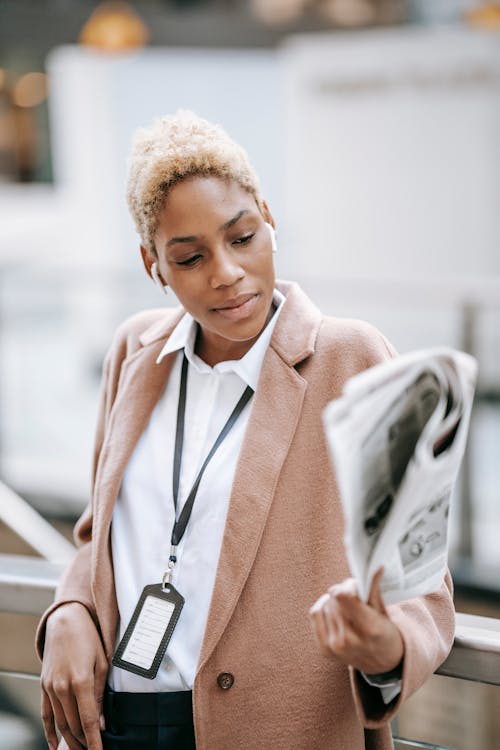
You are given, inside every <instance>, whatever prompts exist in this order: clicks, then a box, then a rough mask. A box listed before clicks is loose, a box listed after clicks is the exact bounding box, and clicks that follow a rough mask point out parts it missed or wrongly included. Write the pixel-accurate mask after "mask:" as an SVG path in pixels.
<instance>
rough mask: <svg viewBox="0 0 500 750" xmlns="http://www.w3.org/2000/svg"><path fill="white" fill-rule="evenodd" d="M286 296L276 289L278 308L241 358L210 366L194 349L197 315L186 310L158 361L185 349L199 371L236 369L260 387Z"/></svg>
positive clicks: (224, 371) (275, 297)
mask: <svg viewBox="0 0 500 750" xmlns="http://www.w3.org/2000/svg"><path fill="white" fill-rule="evenodd" d="M285 299H286V297H285V296H284V295H283V294H282V293H281V292H280V291H279V290H278V289H275V290H274V294H273V304H274V305H276V308H277V309H276V310H275V312H274V315H273V317H272V318H271V320H270V321H269V323H268V324H267V326H266V327H265V328H264V330H263V331H262V333H261V334H260V336H259V338H258V339H257V341H256V342H255V343H254V344H253V345H252V347H251V348H250V349H249V350H248V351H247V353H246V354H245V355H244V356H243V357H242V358H241V359H232V360H226V361H224V362H219V363H218V364H216V365H215V366H214V367H210V365H207V363H206V362H203V360H202V359H200V358H199V357H198V355H197V354H195V352H194V345H195V341H196V331H197V325H198V324H197V323H196V321H195V320H194V318H193V317H192V316H191V315H190V314H189V313H186V314H185V315H183V317H182V318H181V320H180V321H179V323H178V324H177V325H176V326H175V328H174V330H173V331H172V333H171V335H170V336H169V338H168V341H167V342H166V343H165V346H164V347H163V349H162V350H161V352H160V354H159V356H158V359H157V360H156V363H157V364H159V363H160V362H161V361H162V359H163V357H165V356H166V355H167V354H171V353H172V352H176V351H179V350H180V349H184V353H185V355H186V359H187V360H188V362H189V364H190V365H192V366H193V367H195V368H196V369H197V370H198V372H201V373H203V372H206V373H209V372H217V373H226V372H234V373H236V375H239V377H240V378H241V379H242V380H243V382H244V383H246V384H247V385H249V386H250V387H251V388H253V390H254V391H255V389H256V388H257V382H258V380H259V375H260V370H261V367H262V361H263V359H264V355H265V353H266V349H267V347H268V346H269V342H270V340H271V336H272V335H273V331H274V326H275V325H276V322H277V320H278V316H279V314H280V312H281V309H282V307H283V303H284V302H285Z"/></svg>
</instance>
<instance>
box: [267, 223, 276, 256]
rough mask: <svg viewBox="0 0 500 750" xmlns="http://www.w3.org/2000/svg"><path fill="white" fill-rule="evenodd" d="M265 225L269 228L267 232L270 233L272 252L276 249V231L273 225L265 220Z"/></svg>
mask: <svg viewBox="0 0 500 750" xmlns="http://www.w3.org/2000/svg"><path fill="white" fill-rule="evenodd" d="M266 227H267V228H268V229H269V234H270V235H271V247H272V251H273V253H276V252H277V251H278V246H277V244H276V232H275V230H274V227H273V226H271V224H269V222H267V221H266Z"/></svg>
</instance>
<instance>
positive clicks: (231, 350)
mask: <svg viewBox="0 0 500 750" xmlns="http://www.w3.org/2000/svg"><path fill="white" fill-rule="evenodd" d="M275 310H276V305H275V304H274V303H273V304H272V305H271V307H270V308H269V313H268V315H267V318H266V322H265V324H264V326H263V328H262V329H261V331H260V332H259V334H258V335H257V336H255V337H254V338H252V339H246V340H245V341H231V340H229V339H224V338H222V337H220V336H217V335H214V334H212V333H211V332H210V331H208V332H207V331H204V330H203V328H202V327H201V326H200V325H199V324H198V332H197V334H196V341H195V345H194V351H195V354H197V355H198V357H199V358H200V359H202V360H203V362H205V363H206V364H207V365H209V366H210V367H214V366H215V365H217V364H218V363H219V362H226V361H228V360H234V359H242V357H244V356H245V354H246V353H247V352H248V351H249V350H250V349H251V348H252V346H253V345H254V344H255V342H256V341H257V339H258V338H259V336H260V334H261V333H262V331H263V330H264V329H265V327H266V326H267V324H268V323H269V321H270V320H271V318H272V317H273V315H274V312H275Z"/></svg>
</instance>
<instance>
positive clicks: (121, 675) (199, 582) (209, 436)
mask: <svg viewBox="0 0 500 750" xmlns="http://www.w3.org/2000/svg"><path fill="white" fill-rule="evenodd" d="M284 302H285V297H284V296H283V295H282V294H281V292H279V291H278V290H275V292H274V303H275V305H276V306H277V310H276V311H275V313H274V315H273V317H272V318H271V320H270V322H269V323H268V324H267V326H266V328H265V329H264V331H263V332H262V333H261V335H260V336H259V338H258V339H257V341H256V342H255V343H254V344H253V346H252V347H251V349H249V351H248V352H247V353H246V354H245V356H244V357H242V358H241V359H239V360H232V361H225V362H219V363H218V364H216V365H215V366H214V367H210V366H209V365H207V364H206V363H205V362H203V361H202V360H201V359H200V358H199V357H198V356H197V355H196V354H195V352H194V345H195V339H196V330H197V324H196V323H195V321H194V320H193V318H192V317H191V316H190V315H189V314H186V315H184V316H183V318H182V319H181V320H180V322H179V323H178V325H177V326H176V327H175V329H174V331H173V332H172V334H171V336H170V337H169V339H168V341H167V342H166V344H165V346H164V347H163V349H162V351H161V353H160V355H159V357H158V360H157V363H159V362H161V360H162V359H163V357H165V356H166V355H167V354H171V353H173V352H176V351H177V352H178V354H177V357H176V360H175V362H174V365H173V367H172V371H171V374H170V377H169V378H168V381H167V383H166V385H165V390H164V392H163V394H162V396H161V398H160V400H159V401H158V403H157V405H156V407H155V409H154V410H153V412H152V414H151V417H150V420H149V423H148V425H147V426H146V429H145V430H144V432H143V434H142V436H141V437H140V439H139V441H138V443H137V445H136V447H135V450H134V452H133V454H132V456H131V458H130V460H129V462H128V464H127V467H126V469H125V472H124V475H123V479H122V484H121V489H120V493H119V496H118V498H117V500H116V503H115V507H114V510H113V521H112V527H111V545H112V554H113V566H114V577H115V586H116V596H117V601H118V610H119V613H120V625H119V632H118V640H117V643H118V641H119V640H120V639H121V638H122V636H123V634H124V632H125V629H126V627H127V625H128V623H129V621H130V618H131V616H132V613H133V611H134V608H135V606H136V604H137V601H138V599H139V596H140V594H141V592H142V590H143V588H144V586H146V585H148V584H151V583H158V582H160V581H161V578H162V575H163V573H164V571H165V570H166V565H167V561H168V557H169V554H170V537H171V533H172V527H173V524H174V520H175V515H174V504H173V495H172V470H173V455H174V446H175V430H176V421H177V405H178V398H179V385H180V373H181V365H182V352H183V351H184V352H185V354H186V358H187V359H188V362H189V368H188V382H187V395H186V412H185V424H184V444H183V454H182V463H181V471H180V481H179V496H178V513H180V511H181V509H182V506H183V504H184V502H185V500H186V498H187V496H188V494H189V491H190V489H191V487H192V485H193V482H194V480H195V478H196V476H197V474H198V471H199V469H200V467H201V465H202V463H203V461H204V460H205V458H206V456H207V454H208V452H209V451H210V449H211V447H212V445H213V444H214V442H215V440H216V438H217V436H218V434H219V432H220V431H221V429H222V427H223V426H224V424H225V423H226V421H227V419H228V417H229V415H230V414H231V412H232V410H233V409H234V407H235V406H236V404H237V402H238V400H239V399H240V397H241V395H242V393H243V391H244V390H245V388H246V386H247V385H249V386H250V387H251V388H252V389H253V390H254V391H255V390H256V388H257V383H258V380H259V376H260V371H261V367H262V362H263V359H264V355H265V352H266V349H267V347H268V345H269V341H270V339H271V336H272V333H273V330H274V326H275V325H276V321H277V319H278V315H279V313H280V312H281V309H282V306H283V303H284ZM252 403H253V399H250V402H249V403H248V404H247V405H246V406H245V408H244V410H243V411H242V413H241V414H240V416H239V418H238V420H237V422H236V423H235V425H234V426H233V428H232V430H231V431H230V433H229V434H228V435H227V436H226V438H225V440H224V442H223V443H222V445H221V446H220V447H219V448H218V450H217V451H216V453H215V454H214V456H213V458H212V460H211V461H210V463H209V464H208V466H207V469H206V471H205V473H204V475H203V478H202V480H201V483H200V486H199V489H198V493H197V495H196V500H195V503H194V506H193V511H192V514H191V518H190V520H189V523H188V525H187V528H186V531H185V534H184V536H183V538H182V540H181V542H180V544H179V545H178V547H177V564H176V566H175V568H174V573H173V584H174V586H175V587H176V588H177V590H178V591H179V592H180V593H181V594H182V596H183V597H184V598H185V604H184V607H183V609H182V612H181V615H180V618H179V621H178V623H177V626H176V628H175V630H174V634H173V636H172V639H171V641H170V643H169V646H168V649H167V654H166V656H165V657H164V659H163V661H162V664H161V666H160V669H159V671H158V674H157V676H156V678H155V679H154V680H148V679H146V678H144V677H139V676H137V675H135V674H132V673H131V672H128V671H125V670H122V669H119V668H116V667H111V670H110V673H109V675H108V682H109V684H110V686H111V687H112V688H113V689H114V690H117V691H125V692H160V691H171V690H188V689H191V688H192V686H193V682H194V677H195V674H196V669H197V665H198V660H199V656H200V650H201V644H202V640H203V635H204V632H205V626H206V623H207V618H208V611H209V607H210V600H211V597H212V591H213V587H214V583H215V574H216V569H217V563H218V560H219V554H220V548H221V543H222V536H223V532H224V525H225V522H226V515H227V510H228V507H229V499H230V496H231V488H232V484H233V478H234V473H235V470H236V463H237V461H238V456H239V453H240V449H241V445H242V442H243V438H244V434H245V430H246V426H247V424H248V419H249V416H250V411H251V408H252Z"/></svg>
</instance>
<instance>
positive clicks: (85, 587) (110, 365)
mask: <svg viewBox="0 0 500 750" xmlns="http://www.w3.org/2000/svg"><path fill="white" fill-rule="evenodd" d="M119 355H120V347H119V346H117V344H115V345H113V346H112V347H111V349H110V351H109V352H108V354H107V356H106V358H105V360H104V365H103V375H102V380H101V389H100V398H99V407H98V417H97V427H96V433H95V442H94V456H93V463H92V481H91V493H90V497H91V499H90V502H89V504H88V505H87V507H86V508H85V510H84V512H83V514H82V516H81V517H80V519H79V521H78V522H77V524H76V526H75V530H74V539H75V542H76V545H77V552H76V554H75V556H74V558H73V559H72V561H71V562H70V564H69V565H68V567H67V569H66V570H65V572H64V574H63V576H62V578H61V580H60V582H59V585H58V587H57V590H56V594H55V598H54V602H53V604H52V605H51V606H50V607H49V608H48V609H47V610H46V612H44V614H43V615H42V618H41V620H40V623H39V625H38V629H37V633H36V640H35V647H36V652H37V655H38V657H39V658H40V659H42V656H43V648H44V643H45V629H46V624H47V619H48V618H49V616H50V615H51V614H52V612H54V611H55V610H56V609H58V608H59V607H61V606H62V605H63V604H69V603H71V602H79V603H80V604H82V605H83V606H84V607H86V609H87V610H88V612H89V613H90V615H91V617H92V619H93V620H94V622H95V624H96V627H97V628H98V629H99V627H98V622H97V617H96V612H95V607H94V604H93V597H92V592H91V554H92V551H91V539H92V521H93V516H94V485H95V479H96V473H97V468H98V464H99V456H100V453H101V448H102V445H103V442H104V435H105V433H106V427H107V423H108V419H109V415H110V412H111V407H112V404H113V401H114V398H115V395H116V390H117V383H118V378H119V372H120V367H121V362H122V359H123V352H122V356H119Z"/></svg>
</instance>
